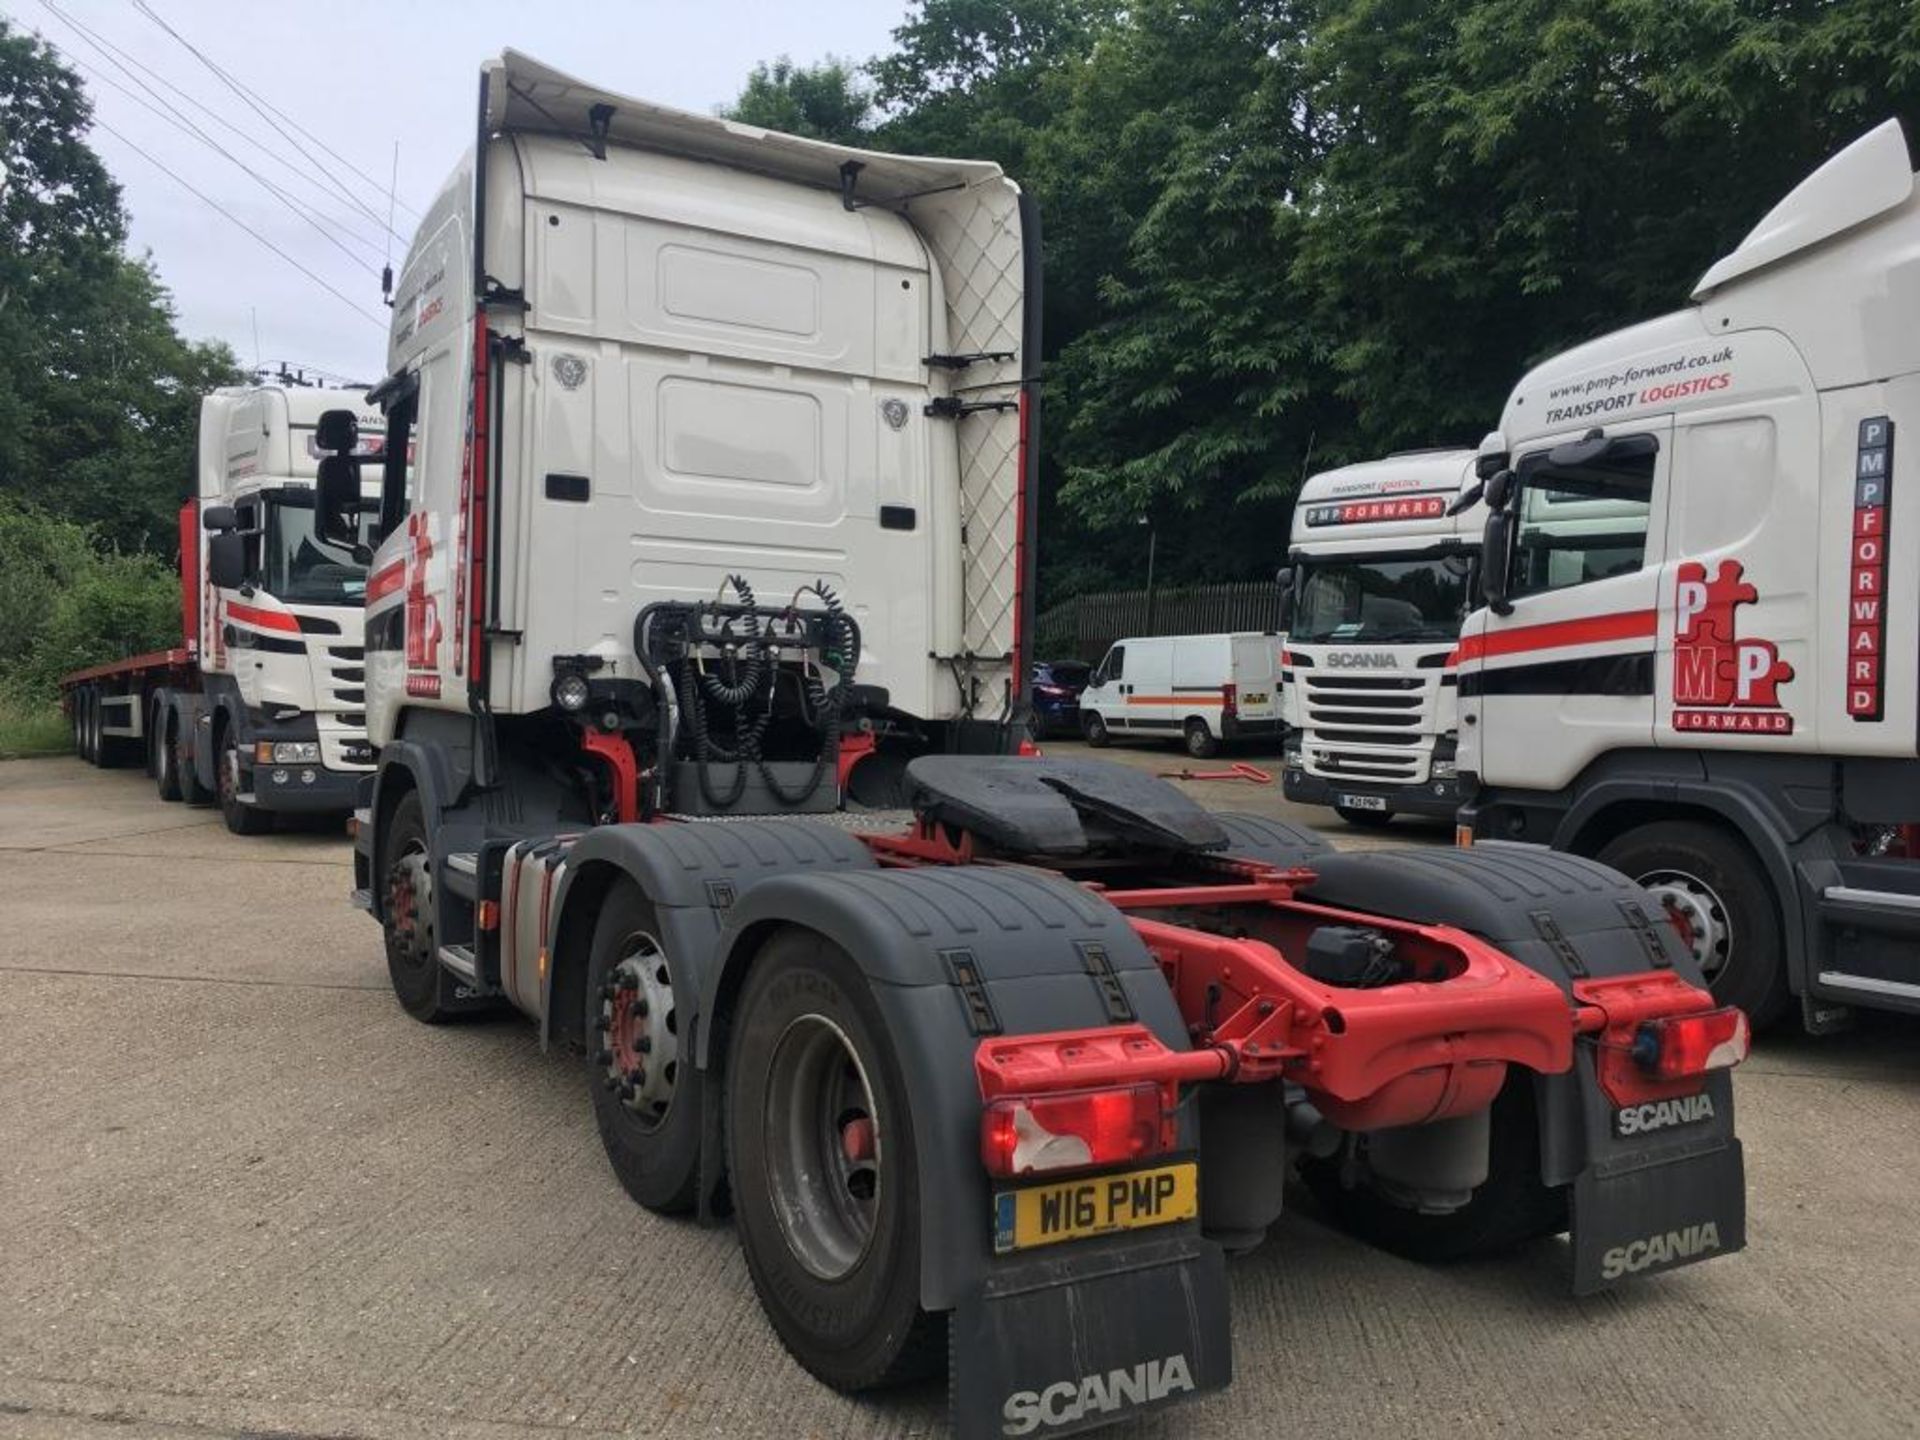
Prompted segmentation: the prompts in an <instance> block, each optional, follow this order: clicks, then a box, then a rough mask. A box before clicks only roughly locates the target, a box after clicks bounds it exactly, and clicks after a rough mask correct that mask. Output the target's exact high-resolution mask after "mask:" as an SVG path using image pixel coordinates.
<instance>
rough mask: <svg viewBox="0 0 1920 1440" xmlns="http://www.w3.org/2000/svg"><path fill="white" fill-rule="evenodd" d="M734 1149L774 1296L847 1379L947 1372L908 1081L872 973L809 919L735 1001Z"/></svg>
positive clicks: (747, 1235) (831, 1377) (793, 1344)
mask: <svg viewBox="0 0 1920 1440" xmlns="http://www.w3.org/2000/svg"><path fill="white" fill-rule="evenodd" d="M726 1088H727V1098H726V1131H727V1159H728V1168H729V1173H730V1176H731V1179H732V1191H733V1202H734V1217H735V1225H736V1226H737V1228H738V1230H739V1233H740V1244H741V1248H742V1249H743V1250H744V1251H745V1252H746V1257H747V1268H748V1270H749V1271H750V1272H751V1273H752V1275H753V1285H754V1289H755V1290H756V1291H757V1292H758V1293H759V1296H760V1303H761V1305H762V1307H763V1308H764V1309H765V1310H766V1312H767V1316H768V1318H769V1319H770V1320H771V1321H772V1322H773V1327H774V1329H775V1331H776V1332H778V1334H779V1336H780V1338H781V1340H782V1341H784V1342H785V1344H786V1346H787V1349H788V1350H790V1351H791V1352H792V1353H793V1355H794V1358H795V1359H797V1360H798V1361H799V1362H800V1363H801V1364H802V1365H804V1366H805V1367H806V1368H807V1369H808V1370H809V1371H811V1372H812V1373H813V1374H814V1375H815V1376H817V1377H818V1378H819V1379H821V1380H823V1381H825V1382H826V1383H827V1384H829V1385H831V1386H833V1387H834V1388H835V1389H836V1390H864V1389H869V1388H872V1387H874V1386H879V1385H890V1384H897V1383H901V1382H904V1381H907V1380H913V1379H918V1378H920V1377H922V1376H925V1375H929V1374H933V1373H935V1372H936V1371H937V1370H938V1369H939V1367H940V1365H941V1364H942V1362H943V1361H944V1359H945V1355H946V1317H945V1315H944V1314H938V1313H928V1312H926V1311H923V1310H922V1309H921V1308H920V1213H921V1212H920V1195H919V1176H918V1170H917V1162H916V1154H915V1148H914V1147H915V1137H914V1129H913V1116H912V1114H911V1113H910V1111H909V1108H908V1105H907V1095H906V1084H905V1082H904V1080H903V1079H902V1078H901V1073H900V1065H899V1062H898V1061H897V1059H896V1058H895V1056H894V1053H893V1047H892V1043H891V1042H890V1040H889V1039H888V1037H887V1032H886V1027H885V1025H884V1023H883V1022H882V1020H881V1018H880V1013H879V1010H878V1008H877V1007H876V1006H875V1004H874V1001H873V997H872V995H871V994H870V993H869V992H868V989H867V982H866V980H865V978H864V977H863V976H862V975H861V973H860V970H859V967H858V966H856V965H855V964H854V962H853V960H852V959H851V957H849V956H848V955H847V953H846V952H845V951H844V950H841V949H840V948H839V947H838V946H836V945H833V944H832V943H830V942H828V941H826V940H823V939H821V938H820V937H819V936H817V935H813V934H811V933H808V932H806V931H802V930H788V931H785V932H783V933H781V934H779V935H777V936H776V937H775V938H774V939H773V940H771V941H770V942H769V943H768V945H767V947H766V948H765V949H764V950H763V951H762V952H761V953H760V955H759V957H758V958H757V959H756V960H755V962H754V966H753V969H752V971H751V972H750V973H749V975H748V977H747V981H746V986H745V989H744V991H743V993H742V994H741V997H740V1002H739V1005H738V1008H737V1009H736V1010H735V1011H734V1016H733V1032H732V1040H731V1042H730V1045H729V1054H728V1063H727V1087H726Z"/></svg>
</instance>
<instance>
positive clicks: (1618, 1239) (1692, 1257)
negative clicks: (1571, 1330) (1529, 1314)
mask: <svg viewBox="0 0 1920 1440" xmlns="http://www.w3.org/2000/svg"><path fill="white" fill-rule="evenodd" d="M1746 1244H1747V1181H1746V1166H1745V1163H1744V1161H1743V1160H1742V1158H1741V1153H1740V1142H1739V1141H1738V1140H1735V1139H1733V1138H1732V1137H1731V1136H1729V1137H1727V1138H1726V1139H1725V1140H1724V1141H1721V1142H1720V1143H1718V1144H1716V1145H1714V1146H1712V1147H1711V1148H1708V1149H1702V1150H1697V1151H1694V1152H1692V1153H1682V1154H1677V1155H1676V1154H1675V1153H1673V1152H1672V1151H1668V1152H1666V1153H1665V1154H1661V1153H1657V1152H1656V1153H1654V1154H1652V1155H1650V1156H1647V1157H1644V1158H1642V1159H1641V1160H1640V1161H1639V1163H1633V1162H1632V1161H1628V1160H1625V1159H1615V1160H1612V1161H1610V1162H1608V1163H1606V1164H1596V1165H1591V1166H1589V1167H1588V1168H1587V1169H1585V1170H1583V1171H1582V1172H1581V1173H1580V1174H1579V1176H1578V1177H1576V1178H1575V1180H1574V1182H1573V1293H1574V1294H1576V1295H1591V1294H1592V1293H1594V1292H1595V1291H1596V1290H1604V1289H1606V1288H1607V1287H1608V1286H1610V1285H1614V1284H1617V1283H1619V1282H1620V1281H1622V1280H1632V1279H1635V1278H1637V1277H1639V1276H1642V1275H1651V1274H1655V1273H1657V1272H1659V1271H1662V1270H1672V1269H1676V1268H1677V1267H1679V1266H1681V1265H1691V1264H1694V1263H1696V1262H1698V1261H1701V1260H1713V1259H1717V1258H1719V1257H1720V1256H1722V1255H1731V1254H1732V1253H1733V1252H1734V1251H1736V1250H1743V1249H1745V1248H1746Z"/></svg>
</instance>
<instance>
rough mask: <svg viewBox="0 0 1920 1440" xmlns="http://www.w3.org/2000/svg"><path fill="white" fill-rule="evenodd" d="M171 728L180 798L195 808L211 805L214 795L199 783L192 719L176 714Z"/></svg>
mask: <svg viewBox="0 0 1920 1440" xmlns="http://www.w3.org/2000/svg"><path fill="white" fill-rule="evenodd" d="M171 730H172V735H171V738H172V741H173V760H174V767H175V769H176V770H177V771H178V773H179V776H180V798H181V799H182V800H184V801H186V803H187V804H189V805H192V806H194V807H195V808H196V809H198V808H201V807H204V806H207V805H211V804H212V803H213V802H214V800H215V798H216V797H215V795H214V793H213V791H211V790H209V789H208V788H207V787H206V786H205V785H202V784H201V783H200V769H199V766H198V765H197V764H196V763H195V759H194V753H193V735H194V728H193V721H192V720H191V719H189V718H188V717H187V716H186V715H183V714H182V715H176V716H175V717H174V720H173V724H172V726H171Z"/></svg>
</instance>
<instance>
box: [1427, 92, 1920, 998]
mask: <svg viewBox="0 0 1920 1440" xmlns="http://www.w3.org/2000/svg"><path fill="white" fill-rule="evenodd" d="M1693 301H1694V303H1693V304H1692V305H1691V306H1690V307H1688V308H1687V309H1685V310H1682V311H1680V312H1678V313H1676V314H1672V315H1668V316H1665V317H1663V318H1661V319H1657V320H1652V321H1649V322H1647V323H1645V324H1642V325H1636V326H1634V327H1632V328H1630V329H1627V330H1622V331H1620V332H1618V333H1616V334H1613V335H1608V336H1605V337H1603V338H1601V339H1598V340H1595V341H1593V342H1591V343H1589V344H1586V345H1583V346H1580V347H1579V348H1577V349H1574V350H1570V351H1568V352H1566V353H1565V354H1562V355H1559V356H1556V357H1555V358H1554V359H1552V360H1549V361H1547V362H1546V363H1544V364H1542V365H1540V366H1538V367H1537V368H1535V369H1534V370H1533V371H1532V372H1530V373H1529V374H1528V375H1527V376H1526V377H1525V378H1523V379H1522V380H1521V381H1520V383H1519V385H1518V386H1517V387H1516V388H1515V389H1514V391H1513V394H1512V397H1511V398H1510V399H1509V400H1508V402H1507V405H1506V409H1505V412H1504V413H1503V415H1502V417H1501V421H1500V429H1499V430H1498V431H1497V432H1496V433H1494V434H1493V435H1490V436H1489V437H1488V438H1487V440H1486V442H1484V444H1483V447H1482V456H1481V463H1482V466H1483V470H1482V473H1483V474H1485V475H1486V476H1487V477H1488V480H1487V500H1488V502H1489V504H1490V506H1491V507H1492V513H1491V515H1490V518H1489V519H1488V521H1487V527H1486V543H1485V559H1484V569H1485V593H1486V596H1487V607H1486V608H1485V609H1484V610H1480V611H1478V612H1476V613H1475V614H1474V615H1473V616H1472V617H1471V618H1470V619H1469V621H1468V622H1467V625H1466V627H1465V631H1464V633H1463V634H1462V636H1461V641H1460V649H1461V667H1460V670H1461V673H1460V692H1461V720H1462V724H1463V728H1462V730H1461V747H1460V767H1461V771H1462V773H1463V775H1465V774H1467V773H1468V772H1471V776H1472V781H1473V785H1474V791H1473V794H1472V796H1471V798H1470V800H1469V801H1468V802H1467V804H1466V805H1465V807H1464V809H1463V810H1462V812H1461V823H1462V826H1463V830H1464V831H1465V832H1466V833H1467V834H1468V835H1472V836H1481V837H1498V838H1502V839H1513V840H1525V841H1540V842H1546V843H1550V844H1552V845H1553V846H1554V847H1555V848H1557V849H1563V850H1569V851H1573V852H1575V853H1578V854H1583V855H1593V856H1597V857H1598V858H1600V859H1601V860H1603V861H1605V862H1607V863H1608V864H1610V865H1612V866H1614V867H1615V868H1617V869H1620V870H1622V871H1624V872H1626V873H1627V874H1628V875H1631V876H1633V877H1635V878H1636V879H1639V880H1640V881H1641V882H1642V883H1644V884H1645V885H1647V886H1649V887H1650V888H1651V889H1652V890H1653V891H1654V892H1655V893H1656V894H1657V895H1659V896H1660V897H1661V899H1662V900H1663V901H1664V902H1665V904H1666V907H1667V909H1668V911H1669V914H1670V916H1671V919H1672V923H1673V924H1674V925H1675V926H1676V927H1677V928H1678V929H1679V930H1680V932H1681V933H1682V934H1683V936H1684V937H1685V938H1686V940H1687V943H1688V945H1689V947H1690V948H1691V949H1692V950H1693V952H1694V954H1695V958H1696V959H1697V960H1698V961H1699V963H1700V964H1701V966H1702V967H1703V969H1704V971H1705V972H1706V974H1707V975H1708V977H1709V978H1710V980H1711V981H1712V983H1713V988H1714V993H1715V994H1716V996H1718V997H1719V998H1720V999H1721V1000H1722V1001H1723V1002H1725V1003H1732V1004H1737V1005H1739V1006H1740V1007H1741V1008H1743V1009H1745V1010H1746V1011H1748V1012H1749V1013H1750V1014H1751V1015H1753V1016H1754V1017H1755V1018H1756V1020H1759V1021H1765V1020H1767V1019H1771V1018H1774V1017H1777V1016H1779V1015H1780V1014H1781V1013H1782V1012H1783V1011H1785V1010H1786V1009H1787V1008H1788V1007H1789V1006H1790V1005H1791V1004H1792V1003H1793V1002H1794V1001H1795V1000H1798V1001H1799V1003H1800V1006H1801V1010H1802V1014H1803V1016H1804V1019H1805V1021H1806V1023H1807V1025H1808V1026H1809V1028H1811V1029H1814V1030H1816V1031H1817V1030H1822V1029H1828V1028H1832V1027H1834V1026H1836V1025H1837V1024H1840V1023H1843V1022H1844V1020H1845V1019H1846V1017H1847V1014H1848V1013H1849V1009H1850V1007H1853V1006H1858V1005H1870V1006H1883V1007H1887V1008H1890V1009H1897V1010H1905V1011H1909V1012H1920V830H1916V829H1915V828H1914V825H1915V822H1916V821H1917V820H1920V759H1916V756H1920V565H1916V564H1915V563H1914V556H1915V554H1916V545H1917V544H1920V484H1916V483H1914V482H1913V481H1912V480H1911V479H1909V480H1907V481H1906V482H1904V483H1903V482H1902V481H1901V479H1900V475H1901V470H1900V465H1901V463H1902V462H1901V460H1900V458H1899V457H1900V456H1901V455H1902V454H1909V455H1910V454H1911V453H1912V451H1913V444H1912V443H1911V442H1912V435H1911V433H1910V432H1912V431H1914V430H1916V429H1920V193H1916V190H1915V184H1914V175H1913V167H1912V162H1911V161H1910V159H1909V157H1908V153H1907V147H1906V142H1905V139H1904V137H1903V136H1902V134H1901V131H1900V128H1899V126H1898V124H1897V123H1895V122H1888V123H1887V124H1885V125H1883V126H1881V127H1880V128H1878V129H1876V130H1874V131H1872V132H1871V133H1869V134H1868V135H1866V136H1865V137H1864V138H1862V139H1860V140H1859V141H1857V142H1855V143H1854V144H1853V145H1851V146H1849V147H1848V148H1847V149H1845V150H1843V151H1842V152H1840V153H1839V154H1838V155H1836V156H1834V157H1833V158H1832V159H1831V160H1829V161H1828V162H1827V163H1826V164H1825V165H1823V166H1822V167H1821V168H1820V169H1818V170H1816V171H1815V172H1814V173H1813V174H1812V175H1811V176H1809V177H1808V178H1807V179H1806V180H1805V181H1803V182H1802V183H1801V184H1800V185H1799V186H1798V187H1797V188H1796V189H1795V190H1794V191H1793V192H1792V193H1791V194H1789V195H1788V196H1787V197H1786V198H1785V199H1784V200H1782V201H1781V202H1780V203H1779V204H1778V205H1777V206H1775V207H1774V209H1773V210H1772V211H1770V212H1769V213H1768V214H1767V216H1766V217H1765V218H1764V219H1763V220H1761V222H1760V223H1759V225H1758V226H1756V227H1755V228H1754V230H1753V231H1752V233H1751V234H1749V235H1748V236H1747V237H1746V239H1745V240H1743V241H1742V242H1741V243H1740V245H1739V246H1738V247H1737V248H1735V249H1734V250H1733V251H1732V252H1731V253H1730V254H1728V255H1726V256H1725V257H1723V258H1722V259H1720V260H1719V261H1718V262H1716V263H1715V264H1714V265H1713V266H1712V267H1711V268H1710V269H1709V270H1708V271H1707V272H1706V274H1704V275H1703V276H1701V278H1700V281H1699V283H1698V285H1696V286H1695V288H1694V292H1693Z"/></svg>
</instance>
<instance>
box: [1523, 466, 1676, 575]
mask: <svg viewBox="0 0 1920 1440" xmlns="http://www.w3.org/2000/svg"><path fill="white" fill-rule="evenodd" d="M1579 448H1580V447H1577V446H1562V447H1559V448H1557V449H1555V450H1553V451H1539V452H1536V453H1535V454H1533V455H1528V456H1524V457H1522V459H1521V461H1520V463H1519V465H1518V466H1516V467H1515V474H1516V478H1517V479H1518V480H1519V482H1520V496H1519V501H1518V508H1519V512H1520V523H1519V526H1518V533H1517V536H1516V538H1515V541H1514V555H1513V579H1512V582H1511V584H1510V585H1509V587H1508V593H1509V595H1512V596H1521V595H1538V594H1543V593H1545V592H1546V591H1549V590H1565V589H1569V588H1571V587H1572V586H1575V585H1587V584H1590V583H1592V582H1593V581H1595V580H1607V579H1611V578H1612V577H1614V576H1616V575H1631V574H1633V573H1634V572H1636V571H1637V570H1639V569H1640V568H1641V566H1642V565H1643V564H1644V563H1645V561H1646V555H1647V521H1648V517H1649V515H1650V513H1651V505H1650V501H1651V499H1652V495H1653V471H1654V462H1655V460H1656V459H1657V458H1658V455H1659V448H1660V447H1659V443H1658V442H1657V441H1656V440H1655V439H1654V437H1653V436H1651V435H1632V436H1625V437H1621V438H1618V439H1615V440H1611V441H1609V442H1608V443H1607V444H1606V445H1605V446H1604V447H1598V453H1597V454H1593V455H1592V456H1590V457H1588V458H1574V459H1564V458H1563V459H1560V460H1559V461H1558V463H1556V457H1561V456H1563V455H1564V454H1565V453H1566V452H1569V451H1574V450H1577V449H1579ZM1589 448H1592V447H1589Z"/></svg>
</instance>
